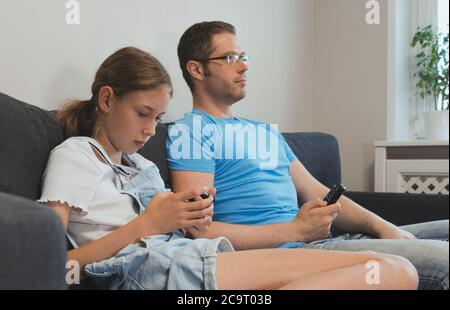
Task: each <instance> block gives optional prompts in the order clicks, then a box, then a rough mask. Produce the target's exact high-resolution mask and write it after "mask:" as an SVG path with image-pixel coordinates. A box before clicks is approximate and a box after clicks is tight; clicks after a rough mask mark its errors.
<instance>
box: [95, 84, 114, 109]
mask: <svg viewBox="0 0 450 310" xmlns="http://www.w3.org/2000/svg"><path fill="white" fill-rule="evenodd" d="M113 99H114V91H113V89H112V88H111V87H109V86H103V87H102V88H100V91H99V92H98V109H99V111H100V112H102V113H108V112H109V111H111V110H112V108H113Z"/></svg>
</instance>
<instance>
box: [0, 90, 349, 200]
mask: <svg viewBox="0 0 450 310" xmlns="http://www.w3.org/2000/svg"><path fill="white" fill-rule="evenodd" d="M283 135H284V137H285V138H286V141H287V143H288V144H289V145H290V146H291V148H292V150H293V151H294V153H295V154H296V155H297V157H298V158H299V159H300V161H301V162H302V163H303V165H304V166H305V167H306V168H307V169H308V170H309V172H311V174H312V175H313V176H314V177H316V178H317V179H318V180H319V181H320V182H322V183H323V184H325V185H326V186H329V187H330V186H331V185H333V184H335V183H338V182H340V181H341V167H340V158H339V146H338V142H337V140H336V138H335V137H334V136H332V135H329V134H324V133H284V134H283ZM166 138H167V126H166V125H164V124H160V125H158V127H157V129H156V135H155V136H154V137H152V138H151V139H150V141H149V142H148V143H147V144H146V145H145V147H143V148H142V149H141V150H139V153H140V154H142V155H143V156H144V157H146V158H148V159H149V160H151V161H153V162H154V163H155V164H156V165H157V166H158V167H159V170H160V173H161V176H162V178H163V180H164V182H165V184H166V186H167V187H170V177H169V173H168V169H167V162H166V147H165V141H166ZM64 139H65V137H64V130H63V128H62V127H61V126H60V125H59V124H58V123H57V122H56V120H55V117H54V113H51V112H49V111H45V110H43V109H40V108H38V107H36V106H33V105H30V104H27V103H25V102H22V101H20V100H17V99H14V98H12V97H10V96H7V95H5V94H2V93H0V168H1V174H0V192H7V193H12V194H15V195H19V196H22V197H28V198H30V199H38V198H39V197H40V194H41V179H42V174H43V173H44V170H45V166H46V164H47V160H48V157H49V155H50V151H51V150H52V149H53V148H54V147H55V146H57V145H58V144H60V143H62V142H63V141H64Z"/></svg>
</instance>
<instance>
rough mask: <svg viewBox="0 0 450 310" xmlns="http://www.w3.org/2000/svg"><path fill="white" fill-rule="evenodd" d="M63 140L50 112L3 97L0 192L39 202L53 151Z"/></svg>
mask: <svg viewBox="0 0 450 310" xmlns="http://www.w3.org/2000/svg"><path fill="white" fill-rule="evenodd" d="M63 139H64V132H63V129H62V127H61V126H60V125H59V124H58V123H57V122H56V120H55V118H54V116H53V115H52V114H51V113H50V112H48V111H45V110H42V109H40V108H38V107H35V106H32V105H29V104H27V103H24V102H22V101H20V100H17V99H14V98H12V97H10V96H7V95H5V94H2V93H0V165H1V174H0V191H1V192H7V193H12V194H16V195H19V196H23V197H28V198H31V199H37V198H39V195H40V191H41V190H40V189H41V178H42V174H43V173H44V169H45V166H46V164H47V159H48V157H49V154H50V151H51V150H52V149H53V148H54V147H55V146H57V145H58V144H60V143H61V142H62V141H63Z"/></svg>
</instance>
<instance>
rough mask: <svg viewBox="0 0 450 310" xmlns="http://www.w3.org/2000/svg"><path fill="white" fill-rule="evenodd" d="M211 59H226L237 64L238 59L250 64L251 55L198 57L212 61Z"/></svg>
mask: <svg viewBox="0 0 450 310" xmlns="http://www.w3.org/2000/svg"><path fill="white" fill-rule="evenodd" d="M210 60H225V61H226V62H227V63H229V64H235V63H237V62H238V61H242V62H243V63H245V64H248V61H249V57H248V56H247V55H236V54H233V55H225V56H221V57H214V58H206V59H198V60H197V61H210Z"/></svg>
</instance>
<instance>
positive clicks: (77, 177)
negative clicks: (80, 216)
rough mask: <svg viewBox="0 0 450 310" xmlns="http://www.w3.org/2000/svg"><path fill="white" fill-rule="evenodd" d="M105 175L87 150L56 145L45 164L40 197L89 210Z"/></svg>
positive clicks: (43, 199) (46, 200)
mask: <svg viewBox="0 0 450 310" xmlns="http://www.w3.org/2000/svg"><path fill="white" fill-rule="evenodd" d="M102 175H103V174H102V171H101V169H100V168H99V167H98V166H97V165H95V163H94V162H93V161H92V158H90V157H89V156H88V155H87V154H85V153H83V152H82V151H80V150H77V149H75V148H72V147H70V146H59V147H56V148H55V149H54V150H53V151H52V152H51V154H50V157H49V160H48V163H47V167H46V168H45V171H44V174H43V177H42V194H41V197H40V199H38V200H37V201H38V202H41V203H44V202H49V201H59V202H60V203H67V204H68V205H69V206H70V207H74V208H76V209H79V210H81V211H83V212H86V213H87V212H88V209H89V205H90V203H91V201H92V199H93V197H94V194H95V192H96V190H97V187H98V185H99V184H100V181H101V178H102Z"/></svg>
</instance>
